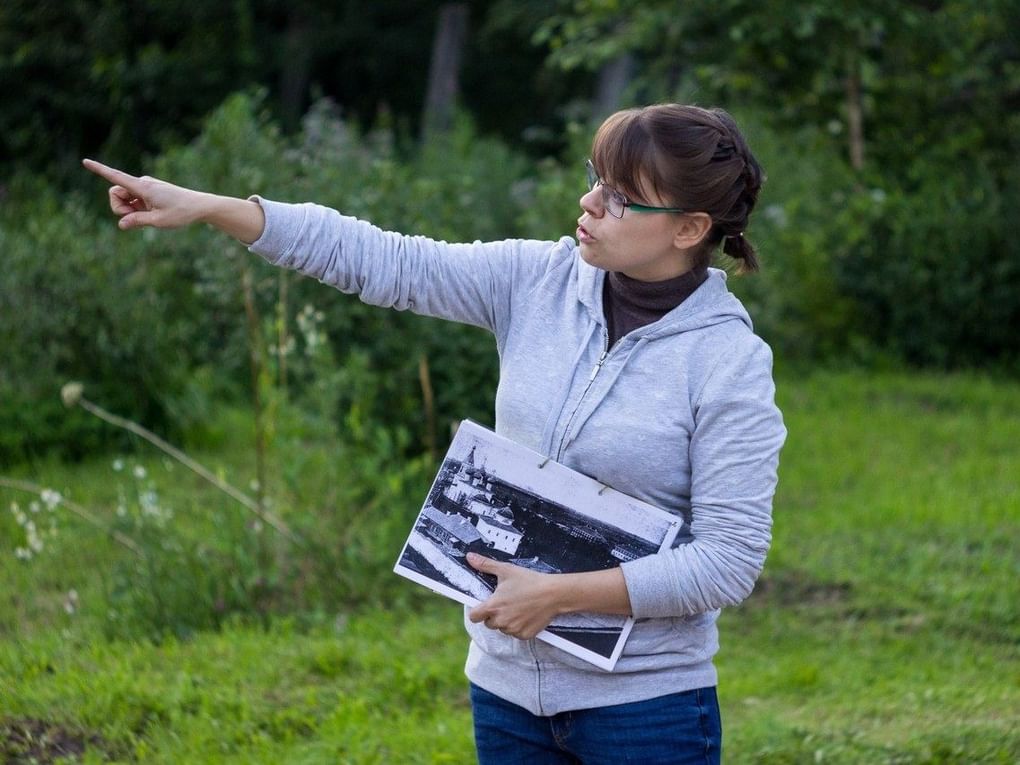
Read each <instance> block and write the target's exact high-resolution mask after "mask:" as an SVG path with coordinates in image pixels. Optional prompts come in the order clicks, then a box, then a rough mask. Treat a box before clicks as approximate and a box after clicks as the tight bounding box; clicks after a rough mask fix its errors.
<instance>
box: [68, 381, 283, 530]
mask: <svg viewBox="0 0 1020 765" xmlns="http://www.w3.org/2000/svg"><path fill="white" fill-rule="evenodd" d="M76 403H77V404H78V406H80V407H81V408H82V409H84V410H85V411H87V412H90V413H91V414H94V415H95V416H96V417H98V418H99V419H101V420H105V421H106V422H108V423H110V424H111V425H116V426H117V427H118V428H124V429H125V430H128V431H130V432H132V433H134V434H135V435H138V436H141V437H142V438H144V439H145V440H146V441H148V442H149V443H150V444H152V445H153V446H155V447H156V448H157V449H160V450H162V451H164V452H166V453H167V454H169V455H170V456H171V457H173V458H174V459H175V460H177V461H178V462H180V463H181V464H182V465H184V466H185V467H186V468H188V469H189V470H192V471H193V472H195V473H197V474H198V475H200V476H201V477H202V478H204V479H205V480H207V481H208V482H209V483H211V484H212V485H213V486H215V487H216V488H217V489H219V490H220V491H222V492H224V493H225V494H227V495H228V496H230V497H232V498H234V499H235V500H237V501H238V502H240V503H241V504H242V505H244V506H245V507H246V508H248V509H249V510H251V511H252V512H253V513H255V514H256V515H257V516H258V517H259V518H261V519H262V520H264V521H265V522H266V523H268V524H269V525H270V526H272V527H273V528H274V529H276V530H277V531H278V532H280V534H282V535H283V536H285V537H287V539H289V540H290V541H292V542H295V543H297V544H301V543H302V540H301V538H300V537H298V536H297V535H296V534H295V533H294V532H293V531H291V530H290V529H289V528H288V527H287V524H285V523H284V522H283V521H282V520H281V519H279V518H277V517H276V516H275V515H273V513H271V512H270V511H268V510H266V509H264V508H262V507H259V504H258V503H257V502H256V501H255V500H253V499H252V498H251V497H249V496H248V495H247V494H244V493H243V492H241V491H240V490H239V489H237V488H235V487H233V486H231V485H230V484H229V483H227V482H226V481H223V480H221V479H219V478H217V477H216V476H215V475H213V474H212V473H211V472H209V471H208V470H206V469H205V468H204V467H202V466H201V465H200V464H198V463H197V462H195V460H193V459H191V457H189V456H188V455H187V454H185V453H184V452H182V451H181V450H180V449H177V448H176V447H174V446H171V445H170V444H168V443H167V442H166V441H164V440H163V439H162V438H160V437H159V436H157V435H156V434H155V433H153V432H151V431H149V430H146V429H145V428H143V427H142V426H141V425H138V424H137V423H134V422H132V421H131V420H127V419H125V418H123V417H118V416H117V415H115V414H111V413H110V412H107V411H106V410H105V409H103V408H102V407H100V406H97V405H96V404H93V403H92V402H91V401H89V400H88V399H87V398H85V397H81V398H79V399H78V400H77V402H76Z"/></svg>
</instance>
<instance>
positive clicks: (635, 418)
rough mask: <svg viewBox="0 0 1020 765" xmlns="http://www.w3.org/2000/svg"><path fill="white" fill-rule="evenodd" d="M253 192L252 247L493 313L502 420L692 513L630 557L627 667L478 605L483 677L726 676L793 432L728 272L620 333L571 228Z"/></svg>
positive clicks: (475, 635)
mask: <svg viewBox="0 0 1020 765" xmlns="http://www.w3.org/2000/svg"><path fill="white" fill-rule="evenodd" d="M253 199H255V200H256V201H258V202H259V204H261V205H262V208H263V210H264V211H265V215H266V228H265V231H264V232H263V234H262V236H261V237H260V238H259V239H258V241H256V242H254V243H253V244H252V245H251V250H252V251H253V252H256V253H258V254H260V255H262V256H263V257H265V258H266V259H267V260H269V261H270V262H272V263H275V264H277V265H280V266H283V267H286V268H291V269H295V270H298V271H300V272H301V273H304V274H307V275H309V276H313V277H315V278H316V279H319V280H320V281H322V282H323V283H325V284H330V285H332V286H334V287H336V288H337V289H339V290H341V291H342V292H348V293H355V294H358V295H359V296H360V298H361V300H363V301H364V302H366V303H370V304H372V305H378V306H386V307H392V308H396V309H398V310H404V309H410V310H412V311H414V312H416V313H420V314H424V315H427V316H438V317H443V318H446V319H452V320H454V321H461V322H466V323H469V324H474V325H477V326H480V327H485V328H486V329H488V330H490V331H491V332H492V333H493V334H494V335H495V338H496V347H497V350H498V352H499V364H500V380H499V387H498V390H497V393H496V431H497V432H498V433H500V434H502V435H504V436H506V437H508V438H510V439H513V440H514V441H517V442H518V443H520V444H523V445H525V446H527V447H530V448H532V449H534V450H536V451H538V452H541V453H542V454H545V455H548V456H549V457H552V458H553V459H555V460H557V461H558V462H561V463H563V464H565V465H567V466H569V467H571V468H574V469H575V470H578V471H580V472H582V473H585V474H587V475H589V476H591V477H593V478H595V479H597V480H599V481H601V482H602V483H604V484H606V485H608V486H611V487H613V488H614V489H617V490H619V491H621V492H623V493H625V494H630V495H632V496H634V497H637V498H639V499H642V500H644V501H646V502H650V503H651V504H654V505H657V506H658V507H661V508H663V509H665V510H668V511H670V512H673V513H676V514H678V515H681V516H683V517H684V518H685V519H686V520H687V522H688V523H689V524H690V526H689V528H690V536H689V537H688V538H687V540H686V544H681V545H679V546H677V547H675V548H674V549H673V550H670V551H668V552H666V553H661V554H658V555H652V556H649V557H646V558H640V559H637V560H633V561H628V562H625V563H623V564H622V570H623V574H624V579H625V581H626V585H627V591H628V593H629V596H630V602H631V606H632V609H633V613H634V616H635V617H636V618H637V623H636V624H635V625H634V628H633V630H632V632H631V635H630V637H629V638H628V641H627V643H626V646H625V647H624V651H623V655H622V656H621V657H620V660H619V661H618V662H617V664H616V667H615V669H614V670H613V671H612V672H606V671H604V670H601V669H598V668H596V667H594V666H593V665H591V664H589V663H587V662H585V661H583V660H581V659H578V658H576V657H574V656H571V655H570V654H567V653H566V652H564V651H561V650H559V649H557V648H554V647H552V646H550V645H548V644H547V643H544V642H542V641H539V640H528V641H521V640H517V639H515V638H511V637H507V636H505V635H503V634H502V633H500V632H496V631H493V630H490V629H488V628H487V627H485V626H484V625H482V624H472V623H470V622H469V621H468V620H467V618H466V617H465V625H466V627H467V630H468V632H469V633H470V636H471V647H470V650H469V653H468V659H467V666H466V673H467V675H468V677H469V678H470V680H471V681H472V682H474V683H476V684H477V685H480V686H481V687H483V688H485V689H487V690H489V691H491V692H493V693H495V694H497V695H499V696H501V697H503V698H505V699H507V700H509V701H511V702H513V703H515V704H518V705H520V706H522V707H524V708H526V709H528V710H530V711H531V712H533V713H535V714H540V715H551V714H556V713H558V712H562V711H566V710H570V709H579V708H585V707H593V706H606V705H610V704H620V703H627V702H632V701H640V700H643V699H648V698H654V697H656V696H661V695H663V694H667V693H674V692H679V691H684V690H689V689H693V688H700V687H705V686H710V685H715V683H716V672H715V668H714V666H713V664H712V657H713V655H714V654H715V653H716V651H717V650H718V634H717V630H716V624H715V623H716V618H717V616H718V613H719V609H720V608H722V607H723V606H728V605H734V604H736V603H739V602H740V601H742V600H743V599H744V598H746V597H747V595H748V594H749V593H750V592H751V589H752V587H753V586H754V581H755V579H756V578H757V576H758V574H759V573H760V571H761V568H762V565H763V564H764V561H765V553H766V551H767V550H768V546H769V542H770V540H771V511H772V497H773V494H774V492H775V488H776V481H777V473H776V471H777V466H778V460H779V450H780V448H781V447H782V444H783V441H784V439H785V437H786V430H785V428H784V426H783V421H782V416H781V415H780V413H779V410H778V409H777V408H776V406H775V403H774V400H773V399H774V385H773V382H772V354H771V352H770V350H769V348H768V346H767V345H766V344H765V343H764V342H763V341H762V340H761V339H760V338H758V337H757V336H756V335H754V333H753V332H752V330H751V322H750V319H749V318H748V316H747V312H746V311H745V310H744V308H743V306H742V305H741V304H740V302H739V301H738V300H737V298H736V297H734V296H733V294H732V293H730V292H729V290H728V289H727V287H726V275H725V273H723V272H722V271H717V270H714V269H713V270H712V271H711V272H710V275H709V278H708V279H707V280H706V281H705V283H704V284H702V285H701V286H700V287H699V288H698V289H697V290H696V291H695V292H694V293H693V294H692V295H691V296H690V297H688V298H687V299H686V300H685V301H684V302H683V303H681V304H680V305H679V306H677V307H676V308H675V309H673V310H672V311H670V312H669V313H668V314H666V315H665V316H664V317H662V318H661V319H659V320H658V321H656V322H654V323H652V324H649V325H647V326H645V327H642V328H640V329H637V330H635V331H633V332H631V333H630V334H628V335H626V336H624V337H623V338H621V339H620V340H619V341H618V342H617V343H616V345H614V346H613V348H612V349H607V348H606V345H607V333H606V324H605V319H604V317H603V312H602V283H603V279H604V278H605V272H604V271H602V270H600V269H597V268H595V267H593V266H590V265H588V264H587V263H585V262H584V261H583V260H582V259H581V258H580V257H579V255H578V251H577V245H576V243H575V242H574V240H573V239H570V238H568V237H564V238H563V239H561V240H560V241H558V242H537V241H525V240H508V241H503V242H491V243H485V244H483V243H480V242H475V243H473V244H447V243H445V242H438V241H434V240H431V239H428V238H425V237H417V236H403V235H400V234H395V233H390V232H384V231H381V230H380V229H378V228H376V227H374V226H372V225H371V224H368V223H365V222H363V221H358V220H356V219H354V218H349V217H345V216H342V215H340V214H339V213H337V212H336V211H335V210H330V209H328V208H325V207H320V206H318V205H312V204H301V205H288V204H281V203H276V202H270V201H268V200H265V199H262V198H260V197H253Z"/></svg>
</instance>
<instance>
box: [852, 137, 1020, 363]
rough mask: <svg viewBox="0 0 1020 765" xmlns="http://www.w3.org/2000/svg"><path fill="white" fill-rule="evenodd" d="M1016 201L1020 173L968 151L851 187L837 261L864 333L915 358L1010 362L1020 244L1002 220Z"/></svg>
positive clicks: (1019, 201)
mask: <svg viewBox="0 0 1020 765" xmlns="http://www.w3.org/2000/svg"><path fill="white" fill-rule="evenodd" d="M961 167H967V168H968V172H967V173H966V174H965V175H964V174H961V173H960V168H961ZM1018 206H1020V173H1017V171H1016V170H1015V168H1013V169H1012V170H1010V171H1007V172H1006V173H1003V172H1001V170H1000V169H997V168H992V167H988V166H984V165H983V164H982V163H980V162H975V161H974V159H973V157H972V156H968V155H963V156H959V157H941V158H940V157H939V156H937V155H936V156H927V157H925V158H924V160H923V161H918V162H917V163H916V164H915V166H914V168H913V171H912V172H911V173H910V174H908V175H907V180H906V182H899V183H893V182H889V181H888V180H886V185H885V186H883V187H882V188H876V189H874V190H871V191H865V192H859V193H856V194H854V195H852V196H851V197H850V198H849V199H848V204H847V205H846V206H845V208H844V210H843V211H842V213H841V215H840V216H839V217H838V219H837V221H838V223H837V226H836V227H834V229H835V230H834V231H833V233H836V232H837V231H839V230H840V229H842V230H843V231H844V232H845V234H846V235H845V236H844V237H843V239H842V241H840V242H838V243H834V245H835V246H834V252H835V255H836V257H835V259H834V265H835V271H836V274H837V279H838V281H837V284H838V287H839V290H840V292H841V293H842V294H844V295H847V296H848V297H850V298H852V299H853V300H854V301H855V303H856V304H857V310H856V318H857V320H858V321H859V322H860V325H861V327H862V329H863V331H864V332H865V333H866V334H867V335H868V336H869V337H870V338H872V339H873V341H874V342H875V343H876V344H878V345H880V346H881V347H885V348H889V349H890V350H892V351H894V352H895V353H896V354H898V355H899V356H900V357H901V358H903V359H904V360H905V361H907V362H909V363H912V364H916V365H923V366H935V367H941V368H952V367H961V366H969V367H987V366H1008V365H1011V364H1012V365H1015V364H1016V363H1017V362H1018V360H1020V336H1018V335H1017V333H1016V331H1015V329H1014V328H1015V326H1016V324H1017V322H1018V321H1020V297H1018V296H1020V244H1018V242H1017V239H1016V237H1014V236H1011V235H1010V232H1009V231H1008V230H1007V222H1008V221H1009V220H1010V219H1011V217H1012V216H1013V211H1014V210H1016V209H1017V207H1018ZM839 224H842V225H839Z"/></svg>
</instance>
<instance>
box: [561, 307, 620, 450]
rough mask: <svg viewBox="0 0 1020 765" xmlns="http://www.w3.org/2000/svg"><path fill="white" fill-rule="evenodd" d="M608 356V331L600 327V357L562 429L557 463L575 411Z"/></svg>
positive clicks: (564, 446)
mask: <svg viewBox="0 0 1020 765" xmlns="http://www.w3.org/2000/svg"><path fill="white" fill-rule="evenodd" d="M608 355H609V330H608V329H607V328H606V327H602V355H601V356H599V360H598V361H597V362H595V366H594V367H593V368H592V370H591V374H590V375H588V384H587V385H586V386H585V388H584V392H582V393H581V397H580V398H579V399H578V400H577V406H575V407H574V411H572V412H571V413H570V418H569V419H568V420H567V426H566V427H565V428H564V429H563V435H562V436H561V437H560V446H559V449H557V451H556V460H557V461H559V460H560V458H561V457H562V456H563V452H564V451H565V450H566V448H567V447H568V446H570V442H569V441H567V440H566V439H567V436H568V435H569V433H570V426H571V425H573V424H574V417H575V416H576V415H577V410H578V409H580V408H581V404H582V403H584V399H585V396H587V395H588V391H589V390H591V386H592V385H593V384H594V382H595V378H596V377H598V375H599V372H600V371H601V370H602V365H603V364H604V363H605V361H606V357H607V356H608Z"/></svg>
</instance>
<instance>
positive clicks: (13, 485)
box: [0, 476, 145, 558]
mask: <svg viewBox="0 0 1020 765" xmlns="http://www.w3.org/2000/svg"><path fill="white" fill-rule="evenodd" d="M0 486H3V487H6V488H8V489H17V490H18V491H25V492H28V493H30V494H38V495H39V496H40V497H41V496H42V495H43V492H44V491H46V490H45V489H44V488H43V487H42V486H37V485H36V484H34V483H29V482H28V481H19V480H18V479H16V478H7V477H5V476H0ZM58 504H60V505H63V506H64V507H66V508H67V509H68V510H70V511H71V512H72V513H74V514H75V515H77V516H78V517H79V518H81V519H82V520H83V521H86V522H87V523H90V524H92V525H93V526H95V527H96V528H98V529H101V530H103V531H105V532H106V533H107V534H109V535H110V536H111V537H112V538H113V540H114V541H116V542H118V543H120V544H122V545H123V546H124V547H126V548H127V549H129V550H130V551H131V552H133V553H134V554H135V555H139V556H141V557H142V558H144V557H145V553H144V552H143V551H142V548H140V547H139V546H138V545H137V544H136V543H135V541H134V540H133V539H131V537H128V536H125V535H124V534H122V533H121V532H119V531H117V530H116V529H111V528H110V527H109V526H107V525H106V524H105V523H103V522H102V521H101V520H99V519H98V518H96V517H95V516H94V515H93V514H92V513H90V512H89V511H88V510H86V509H85V508H84V507H82V506H81V505H77V504H75V503H74V502H72V501H71V500H69V499H66V498H65V497H61V498H60V500H59V502H58Z"/></svg>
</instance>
